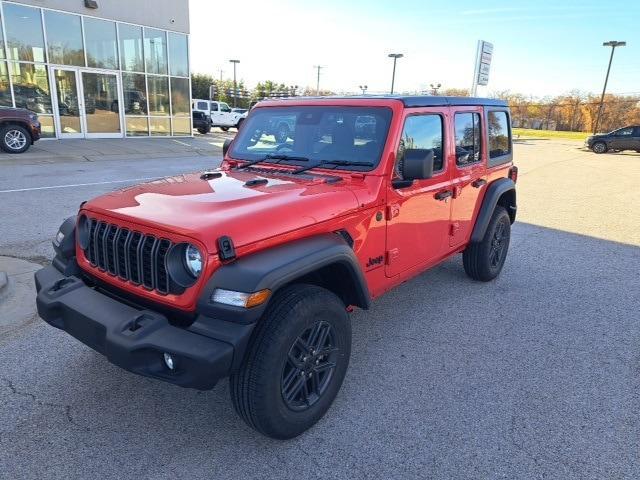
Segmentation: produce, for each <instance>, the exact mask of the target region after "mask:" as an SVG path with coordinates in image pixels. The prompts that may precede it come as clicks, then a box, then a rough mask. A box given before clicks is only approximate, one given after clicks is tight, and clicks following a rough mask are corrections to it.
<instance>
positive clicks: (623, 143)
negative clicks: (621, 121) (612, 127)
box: [609, 127, 634, 150]
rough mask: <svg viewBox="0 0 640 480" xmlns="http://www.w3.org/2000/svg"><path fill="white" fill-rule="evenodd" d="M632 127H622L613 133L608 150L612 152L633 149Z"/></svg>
mask: <svg viewBox="0 0 640 480" xmlns="http://www.w3.org/2000/svg"><path fill="white" fill-rule="evenodd" d="M633 132H634V128H633V127H624V128H621V129H619V130H616V131H615V132H613V135H612V137H611V141H610V142H609V148H612V149H614V150H627V149H632V148H633Z"/></svg>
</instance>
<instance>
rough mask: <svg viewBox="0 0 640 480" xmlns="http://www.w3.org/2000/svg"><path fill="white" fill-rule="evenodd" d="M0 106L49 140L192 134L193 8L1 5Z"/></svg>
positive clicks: (135, 2)
mask: <svg viewBox="0 0 640 480" xmlns="http://www.w3.org/2000/svg"><path fill="white" fill-rule="evenodd" d="M0 18H1V20H2V22H1V24H0V106H5V107H20V108H26V109H29V110H31V111H33V112H35V113H37V114H38V117H39V119H40V122H41V123H42V130H43V137H45V138H59V139H64V138H101V137H125V136H126V137H147V136H186V135H191V102H190V99H191V82H190V68H189V4H188V0H153V1H149V0H20V1H0Z"/></svg>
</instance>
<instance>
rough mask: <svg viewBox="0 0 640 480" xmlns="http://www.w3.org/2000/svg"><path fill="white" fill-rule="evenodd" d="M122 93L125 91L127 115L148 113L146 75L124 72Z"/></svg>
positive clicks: (124, 101)
mask: <svg viewBox="0 0 640 480" xmlns="http://www.w3.org/2000/svg"><path fill="white" fill-rule="evenodd" d="M122 93H124V100H123V104H124V113H125V115H145V114H146V113H147V85H146V83H145V80H144V75H141V74H139V73H123V74H122Z"/></svg>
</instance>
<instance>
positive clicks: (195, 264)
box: [184, 244, 202, 278]
mask: <svg viewBox="0 0 640 480" xmlns="http://www.w3.org/2000/svg"><path fill="white" fill-rule="evenodd" d="M184 262H185V265H186V267H187V270H189V273H190V274H191V275H193V276H194V277H195V278H198V276H199V275H200V272H202V254H201V253H200V250H198V248H197V247H195V246H194V245H191V244H188V245H187V248H185V249H184Z"/></svg>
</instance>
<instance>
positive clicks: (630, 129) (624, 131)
mask: <svg viewBox="0 0 640 480" xmlns="http://www.w3.org/2000/svg"><path fill="white" fill-rule="evenodd" d="M627 135H633V127H627V128H621V129H620V130H618V131H617V132H616V137H625V136H627Z"/></svg>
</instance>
